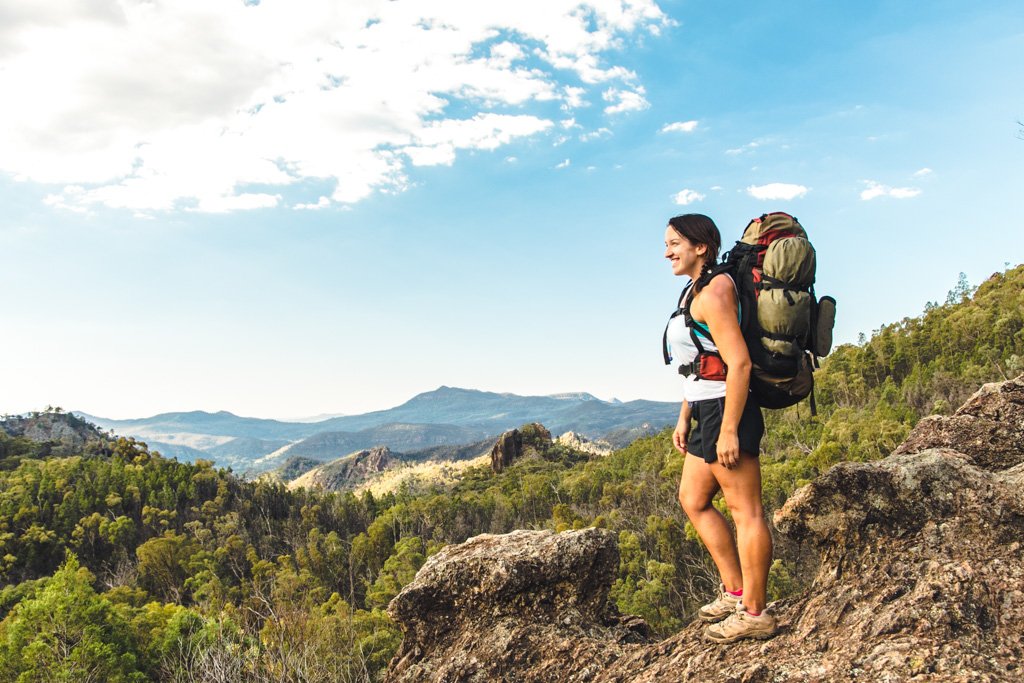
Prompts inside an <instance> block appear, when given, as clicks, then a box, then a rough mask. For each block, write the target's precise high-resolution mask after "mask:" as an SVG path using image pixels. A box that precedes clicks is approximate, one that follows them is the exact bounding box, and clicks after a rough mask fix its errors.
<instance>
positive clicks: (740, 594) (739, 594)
mask: <svg viewBox="0 0 1024 683" xmlns="http://www.w3.org/2000/svg"><path fill="white" fill-rule="evenodd" d="M725 592H726V593H728V594H729V595H731V596H732V597H734V598H742V597H743V589H742V588H741V589H739V590H738V591H730V590H727V591H725Z"/></svg>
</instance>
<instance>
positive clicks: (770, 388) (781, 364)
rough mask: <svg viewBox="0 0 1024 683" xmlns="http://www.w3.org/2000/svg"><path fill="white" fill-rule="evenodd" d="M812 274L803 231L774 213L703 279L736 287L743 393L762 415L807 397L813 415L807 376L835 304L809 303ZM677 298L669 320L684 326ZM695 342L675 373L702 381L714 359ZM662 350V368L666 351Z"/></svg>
mask: <svg viewBox="0 0 1024 683" xmlns="http://www.w3.org/2000/svg"><path fill="white" fill-rule="evenodd" d="M815 269H816V263H815V252H814V247H813V246H812V245H811V243H810V241H808V239H807V233H806V232H805V231H804V229H803V226H801V225H800V222H799V221H798V220H797V219H796V218H794V217H793V216H790V215H789V214H787V213H782V212H775V213H768V214H764V215H763V216H761V217H760V218H755V219H754V220H752V221H750V223H749V224H748V225H747V227H746V229H745V230H744V231H743V236H742V237H741V238H740V239H739V241H738V242H736V244H735V245H734V246H733V247H732V249H730V250H729V251H728V252H726V253H725V254H724V255H723V256H722V262H721V263H720V264H719V265H717V266H716V267H715V268H713V269H712V270H711V273H710V275H709V276H706V277H708V278H709V279H710V277H714V276H715V275H718V274H719V273H729V274H730V275H731V276H732V277H733V280H735V282H736V287H737V290H738V296H739V301H738V304H739V310H740V330H741V331H742V332H743V338H744V340H746V342H747V350H748V352H749V353H750V360H751V362H752V368H751V372H750V391H751V392H752V393H753V395H754V397H755V398H756V399H757V402H758V403H759V404H760V405H761V406H762V407H764V408H785V407H787V406H791V405H794V404H795V403H797V402H798V401H800V400H802V399H804V398H806V397H807V396H810V397H811V414H812V415H813V414H815V412H816V410H815V405H814V393H813V392H814V375H813V371H814V369H815V368H817V367H818V359H819V358H821V357H824V356H827V355H828V353H829V351H830V350H831V349H832V328H833V326H834V325H835V318H836V300H835V299H833V298H832V297H830V296H823V297H821V299H816V297H815V294H814V279H815ZM683 299H685V290H684V295H683V297H680V303H681V307H680V309H679V310H678V311H677V312H676V313H675V314H673V315H679V314H683V315H685V316H686V320H687V324H688V325H690V324H691V320H692V319H691V318H690V316H689V310H688V308H689V305H688V304H686V305H685V306H684V305H682V302H683ZM750 311H756V315H752V314H750V313H749V312H750ZM694 329H695V328H694V327H691V332H692V331H693V330H694ZM700 332H701V334H704V331H703V330H701V331H700ZM691 336H694V337H695V336H696V335H695V334H691ZM694 341H695V344H696V346H697V348H698V350H699V351H700V354H699V356H698V359H697V360H696V361H694V363H692V364H690V365H687V366H685V367H680V373H681V374H685V375H689V374H691V373H694V374H696V375H697V378H698V379H701V378H702V376H701V372H700V369H701V368H703V367H714V366H715V365H716V364H715V363H713V362H712V363H709V362H707V361H710V360H713V359H711V358H710V356H717V354H716V353H714V352H710V353H709V352H706V351H703V350H702V347H701V346H700V343H699V340H697V339H695V340H694ZM663 346H664V347H665V348H663V351H664V356H665V359H666V362H668V349H667V345H665V344H663ZM704 356H707V357H708V358H705V357H704ZM719 359H720V357H719ZM719 364H720V363H719ZM707 379H711V377H707ZM714 379H719V377H718V376H715V377H714Z"/></svg>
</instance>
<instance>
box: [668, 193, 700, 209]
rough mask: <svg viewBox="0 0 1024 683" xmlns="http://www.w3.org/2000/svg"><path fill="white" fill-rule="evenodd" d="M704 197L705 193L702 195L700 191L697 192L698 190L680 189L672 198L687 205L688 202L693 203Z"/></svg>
mask: <svg viewBox="0 0 1024 683" xmlns="http://www.w3.org/2000/svg"><path fill="white" fill-rule="evenodd" d="M702 199H704V195H702V194H701V193H700V192H697V191H696V190H687V189H683V190H680V191H679V192H677V193H676V194H675V196H674V197H673V198H672V200H673V201H674V202H675V203H676V204H679V205H680V206H686V205H687V204H693V203H694V202H699V201H701V200H702Z"/></svg>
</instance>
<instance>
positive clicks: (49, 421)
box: [0, 409, 111, 457]
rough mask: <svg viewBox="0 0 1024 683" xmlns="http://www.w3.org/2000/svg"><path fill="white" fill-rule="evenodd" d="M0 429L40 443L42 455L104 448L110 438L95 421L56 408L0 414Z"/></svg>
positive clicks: (71, 453)
mask: <svg viewBox="0 0 1024 683" xmlns="http://www.w3.org/2000/svg"><path fill="white" fill-rule="evenodd" d="M0 431H3V432H4V433H5V434H8V435H9V436H15V437H21V438H24V439H28V440H29V441H34V442H36V443H39V444H42V448H41V449H40V451H39V454H40V455H41V456H44V457H45V456H51V455H52V456H67V455H78V454H81V453H83V452H106V448H107V446H108V445H109V443H110V441H111V438H110V437H109V436H107V435H106V434H104V433H103V432H102V431H100V429H99V428H97V427H96V425H94V424H91V423H89V422H87V421H85V420H83V419H82V418H80V417H78V416H77V415H75V414H74V413H65V412H63V411H61V410H60V409H48V410H46V411H44V412H33V413H30V414H28V415H7V416H3V417H0Z"/></svg>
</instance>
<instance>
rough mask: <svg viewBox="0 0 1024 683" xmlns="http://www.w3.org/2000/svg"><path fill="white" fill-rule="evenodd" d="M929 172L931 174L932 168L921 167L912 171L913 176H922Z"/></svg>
mask: <svg viewBox="0 0 1024 683" xmlns="http://www.w3.org/2000/svg"><path fill="white" fill-rule="evenodd" d="M931 174H932V169H930V168H927V167H925V168H922V169H920V170H918V171H914V177H915V178H923V177H925V176H926V175H931Z"/></svg>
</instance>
